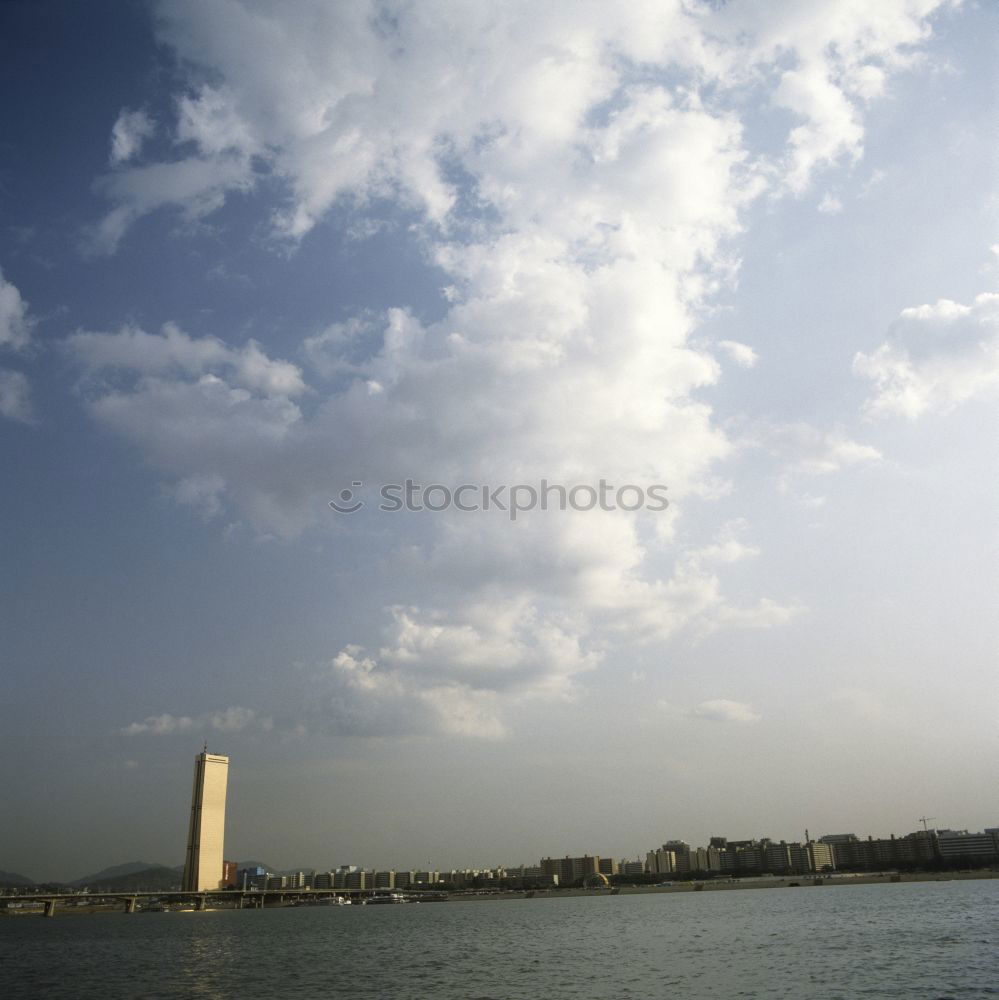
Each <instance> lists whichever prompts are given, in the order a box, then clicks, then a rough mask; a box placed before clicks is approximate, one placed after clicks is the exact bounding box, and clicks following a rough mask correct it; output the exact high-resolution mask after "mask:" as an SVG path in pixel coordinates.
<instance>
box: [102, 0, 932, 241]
mask: <svg viewBox="0 0 999 1000" xmlns="http://www.w3.org/2000/svg"><path fill="white" fill-rule="evenodd" d="M940 6H941V3H940V2H939V0H883V2H881V3H879V4H877V5H860V4H857V3H855V2H853V0H831V2H829V3H825V4H821V5H811V6H807V7H806V6H800V5H799V6H789V5H788V4H784V3H774V4H766V5H760V4H748V3H746V4H738V5H736V4H726V5H722V6H719V7H717V8H715V9H708V8H706V7H699V6H695V5H681V4H678V3H673V4H660V5H656V4H635V5H631V6H630V7H629V11H628V16H627V17H622V16H620V12H619V11H617V10H615V9H611V8H608V7H607V6H606V5H601V4H590V3H586V4H578V3H572V4H569V3H566V4H555V3H553V4H548V5H546V7H545V11H544V12H543V14H542V13H541V12H539V11H538V8H537V6H536V5H534V4H529V3H527V2H526V0H524V2H519V3H509V4H504V6H503V8H502V9H486V8H478V7H476V6H474V5H468V4H460V3H458V4H452V3H443V2H442V3H429V4H420V5H416V6H412V5H402V4H389V5H382V6H376V5H375V4H374V3H358V4H349V5H342V4H333V5H329V4H325V3H320V2H318V0H311V2H309V0H303V2H302V3H301V4H300V5H299V8H298V11H297V14H296V17H295V18H293V19H292V18H287V17H281V16H277V15H279V14H280V13H281V12H282V8H281V6H280V5H276V4H272V3H254V4H252V5H251V4H249V3H241V2H236V0H233V2H229V3H226V4H225V5H218V6H215V5H204V4H200V3H194V2H191V0H185V2H178V3H174V4H170V5H164V6H163V7H161V8H160V20H159V31H160V34H161V38H162V40H163V41H164V42H165V43H166V44H167V45H169V46H171V47H172V48H173V49H174V50H175V51H176V53H177V55H178V56H179V57H180V59H181V60H182V61H183V62H184V63H185V64H187V65H190V66H194V67H199V68H202V69H204V70H207V71H208V72H209V73H210V75H211V76H212V77H213V80H214V82H213V83H212V84H211V85H206V84H204V83H203V82H200V81H199V82H198V83H196V84H195V85H193V86H192V87H191V88H190V89H188V90H187V91H186V92H185V93H183V94H182V95H181V96H180V97H179V98H178V101H177V122H176V126H175V138H176V140H177V141H178V142H180V143H188V144H192V145H193V146H194V149H195V155H194V156H193V157H191V158H188V159H186V160H183V161H179V162H177V163H174V164H169V165H167V164H163V165H161V166H164V167H167V166H169V167H170V168H171V169H170V170H167V171H164V172H162V173H161V174H160V175H158V176H157V175H153V174H149V173H142V172H141V171H142V170H143V169H144V168H139V169H138V170H137V171H136V173H135V176H134V178H132V179H131V181H130V182H129V183H128V184H123V185H112V186H111V187H109V188H108V192H107V193H108V194H109V196H110V197H111V199H112V200H113V201H114V202H116V203H117V205H118V207H117V208H116V209H114V210H112V213H111V215H109V217H108V219H107V220H106V223H105V225H104V226H103V227H102V234H101V235H102V237H103V242H104V247H105V248H106V249H107V248H112V247H113V245H114V244H115V243H116V241H117V239H118V238H120V236H121V235H122V234H123V232H124V230H125V228H127V226H128V225H129V224H130V222H131V221H134V219H135V218H138V217H139V216H140V215H142V214H145V213H147V212H149V211H152V210H153V209H155V208H157V207H159V206H162V205H165V204H174V205H178V206H182V207H185V209H186V211H187V212H189V213H193V214H194V215H196V216H197V215H201V214H204V213H205V212H207V211H211V210H212V208H213V207H217V205H218V204H220V203H221V197H222V193H223V192H224V190H226V189H234V188H237V189H245V188H246V187H247V186H252V185H253V183H254V175H253V173H252V170H251V169H250V163H251V160H252V159H253V158H254V157H258V158H261V159H262V160H266V161H267V165H268V168H269V171H270V172H271V173H272V174H273V175H276V176H277V177H280V178H282V179H284V180H285V182H286V183H287V186H288V190H289V194H290V198H289V204H288V206H287V207H286V208H285V209H284V210H282V211H279V212H278V213H276V215H275V224H276V227H277V229H278V230H279V231H280V232H283V233H284V234H286V235H288V236H290V237H293V238H298V237H300V236H302V235H303V234H304V233H306V232H307V231H308V230H309V229H310V228H312V226H314V225H315V224H316V222H317V221H318V220H319V219H320V218H321V217H322V216H323V214H324V213H325V212H326V211H327V210H328V209H329V208H330V207H331V206H332V205H333V203H334V202H335V201H336V200H337V199H338V198H339V197H341V196H344V195H351V196H359V197H361V198H362V199H363V198H366V197H368V196H370V195H381V194H386V193H394V194H396V195H398V194H400V193H402V194H403V195H404V197H407V198H409V199H411V200H412V201H413V202H414V203H415V204H417V205H419V206H420V207H422V208H423V210H424V211H425V212H426V213H427V216H428V217H429V218H430V219H433V220H436V221H438V222H442V221H444V220H446V219H447V217H448V214H449V213H450V212H451V211H452V209H453V208H454V206H455V205H456V190H455V187H454V183H453V182H452V181H449V180H448V179H446V178H445V176H444V175H443V172H442V170H441V166H440V161H441V159H442V154H444V153H447V154H448V155H456V156H457V157H459V158H461V159H463V160H464V165H465V166H466V167H467V168H470V169H471V172H472V174H473V175H474V176H475V178H476V180H477V181H478V184H479V187H480V193H481V195H482V196H483V197H484V198H485V199H487V200H488V201H490V202H492V203H493V204H495V205H497V206H499V207H500V209H501V211H503V212H504V213H508V212H509V210H510V208H511V207H512V203H513V202H515V201H517V200H521V201H523V199H524V195H525V194H526V193H527V191H526V188H525V184H524V182H525V180H526V179H527V178H528V177H530V178H532V180H533V182H535V183H532V187H534V189H535V190H536V191H537V192H538V193H540V192H541V191H542V190H544V189H546V188H547V189H549V190H552V191H557V190H558V189H557V187H556V186H554V185H553V184H552V183H551V182H552V181H553V180H554V179H555V175H556V174H557V172H558V170H557V168H556V170H555V171H554V172H553V171H552V170H551V169H550V167H549V164H550V162H551V153H552V151H554V150H565V149H568V148H571V147H572V146H573V144H580V140H582V143H581V145H580V147H579V148H581V149H583V150H585V149H586V147H587V146H588V145H589V143H587V141H586V133H587V131H589V128H590V126H589V125H588V123H587V114H588V112H590V111H591V109H593V108H595V107H597V106H599V105H600V104H601V103H602V102H605V101H607V100H608V99H613V98H614V97H615V96H616V95H617V94H619V93H620V91H621V88H622V86H625V85H627V84H628V82H629V80H628V76H629V72H628V68H629V67H633V66H639V65H640V66H643V67H656V66H659V67H669V68H670V70H671V71H673V72H677V73H680V74H684V75H685V76H686V77H687V79H686V80H685V81H684V86H685V87H687V88H689V89H688V91H687V93H688V95H689V94H691V93H695V91H694V88H696V87H697V86H698V84H700V83H703V84H707V85H709V86H711V87H713V88H716V89H717V90H718V91H719V92H720V93H721V94H722V95H725V94H727V93H728V92H729V91H730V90H731V89H733V88H736V87H742V88H745V89H746V90H747V91H748V90H750V89H751V88H752V87H754V86H755V87H761V89H762V93H763V95H764V96H763V100H764V101H765V100H767V99H769V100H770V101H771V102H772V103H773V104H775V105H777V106H779V107H781V108H784V109H786V110H788V111H790V112H791V113H792V114H793V115H794V117H795V122H794V124H793V125H792V126H791V127H790V128H789V130H788V132H787V135H786V156H785V157H784V160H783V162H780V163H774V164H770V165H769V167H768V169H769V170H770V171H771V172H773V171H776V172H777V174H778V175H781V176H780V177H779V180H778V183H779V184H782V185H786V186H787V187H788V188H790V189H791V190H793V191H796V192H800V191H802V190H804V189H805V188H806V187H807V186H808V183H809V181H810V178H811V175H812V173H813V172H814V171H815V170H816V169H818V168H821V167H824V166H827V165H829V164H830V163H833V162H835V161H836V160H838V159H846V160H848V161H852V160H855V159H857V158H858V157H859V156H860V155H861V152H862V144H863V125H862V120H861V119H862V112H863V107H864V105H865V103H866V102H868V101H870V100H872V99H874V98H875V97H877V96H878V95H879V94H880V93H881V91H882V89H883V86H884V83H885V80H886V79H887V76H888V74H889V73H890V72H892V71H893V70H898V69H899V68H904V67H905V66H906V65H907V64H909V63H910V62H911V61H912V58H913V54H914V52H915V49H914V47H915V46H916V45H917V44H918V43H920V42H922V41H924V40H925V39H926V37H927V36H928V34H929V25H928V20H927V19H928V18H929V17H930V16H931V15H932V14H933V13H934V11H935V10H936V9H938V8H939V7H940ZM442 25H446V31H447V36H448V44H447V45H446V46H445V45H441V44H440V32H441V29H442ZM254 51H256V52H267V53H268V59H267V60H259V59H247V58H246V53H247V52H254ZM778 64H779V65H781V66H782V67H787V68H783V69H782V72H780V74H779V75H778V74H776V73H775V72H774V67H775V66H777V65H778ZM645 93H646V97H647V98H649V99H651V100H652V101H653V102H654V101H655V100H657V99H659V98H657V96H656V95H655V90H654V88H646V91H645ZM685 100H688V102H689V104H690V105H695V104H696V97H695V98H694V100H689V97H685ZM626 103H627V104H628V105H630V107H627V106H626V107H624V108H622V109H620V110H617V111H614V112H612V118H617V119H618V124H619V125H622V126H624V128H625V129H628V128H631V127H632V126H631V125H630V124H629V123H630V122H631V121H633V120H641V118H642V115H643V112H642V111H641V110H640V102H639V101H636V99H635V97H634V96H632V97H630V98H628V99H627V102H626ZM694 110H695V108H694V107H688V113H692V112H693V111H694ZM141 114H142V113H141V112H125V113H123V118H124V116H125V115H132V116H136V115H141ZM636 114H637V119H636ZM704 117H705V118H706V119H707V120H710V121H713V122H714V123H715V124H717V125H723V124H724V123H723V120H722V116H721V115H720V114H719V113H718V112H717V111H714V112H705V113H704ZM124 120H126V121H129V122H131V123H132V124H131V125H130V126H125V125H122V127H121V132H122V141H121V156H120V157H119V160H120V159H124V158H125V157H126V154H128V155H131V154H132V151H133V146H134V142H135V141H136V140H135V139H134V138H133V137H134V136H136V135H137V134H138V133H137V131H136V129H137V128H139V127H140V126H141V120H138V119H134V118H130V119H124ZM122 121H123V119H119V123H121V122H122ZM693 122H694V119H693V118H689V119H688V124H693ZM137 123H138V124H137ZM732 125H733V126H735V127H736V128H737V123H732ZM117 127H118V126H116V128H117ZM600 131H601V132H602V133H603V134H602V135H601V136H600V137H599V138H600V142H599V143H598V144H597V145H596V146H595V147H591V149H590V155H591V156H595V157H597V158H600V157H602V156H604V155H609V156H610V161H609V162H610V164H611V170H612V171H615V170H616V172H617V174H618V177H617V179H618V182H619V185H620V186H621V189H622V190H626V189H627V187H628V185H629V184H630V183H632V182H638V183H642V182H643V171H650V170H656V169H664V171H665V174H666V176H667V177H668V174H669V171H670V168H671V164H670V154H669V151H668V150H667V149H665V148H663V147H662V145H661V144H659V143H658V142H657V141H656V140H657V128H656V126H654V125H653V126H652V127H651V128H649V129H648V130H647V133H646V135H645V136H644V137H643V139H642V141H641V144H640V145H641V148H635V147H633V148H632V150H631V152H630V153H629V154H628V155H627V156H626V157H625V158H623V159H622V158H620V156H619V152H620V151H619V149H618V148H617V147H616V146H615V144H614V143H615V139H616V135H615V128H614V127H613V125H612V126H611V127H610V128H605V129H602V130H600ZM697 141H698V140H697V138H696V137H693V136H692V141H691V142H690V143H688V144H687V149H688V150H689V151H691V152H692V153H693V157H692V158H696V149H697ZM636 154H637V155H636ZM486 160H488V161H490V166H489V169H488V170H484V169H482V168H483V166H484V165H485V162H486ZM116 162H118V160H116ZM704 165H705V166H706V167H707V168H708V176H707V177H706V178H705V179H706V180H708V181H710V172H711V170H712V169H714V168H715V165H717V166H718V167H721V162H720V161H719V160H717V158H709V159H708V160H706V161H705V163H704ZM192 175H197V177H198V179H197V180H195V179H194V176H192ZM538 181H540V182H541V183H540V184H538V183H536V182H538ZM594 193H595V194H596V198H595V200H594V202H593V204H592V206H590V207H591V208H592V209H594V210H596V211H597V212H600V211H601V208H600V202H601V197H600V195H599V193H598V192H594ZM570 194H571V192H569V191H567V192H566V195H570ZM562 202H563V205H564V207H565V209H568V208H569V205H570V204H574V206H575V207H576V208H577V209H580V210H582V216H581V217H582V219H586V218H587V217H588V215H589V213H588V212H586V211H585V209H586V207H587V206H586V205H585V204H584V203H583V202H582V201H581V200H580V199H575V200H573V199H571V198H570V197H565V198H563V199H562ZM525 207H526V206H525ZM553 207H554V206H553ZM653 207H654V206H653ZM719 207H720V209H721V210H722V211H727V210H729V209H730V208H731V205H730V203H729V204H725V203H719ZM682 228H683V223H682V216H681V219H680V225H679V227H678V231H677V234H676V235H682V233H681V232H680V231H679V230H682Z"/></svg>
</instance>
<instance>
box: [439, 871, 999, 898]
mask: <svg viewBox="0 0 999 1000" xmlns="http://www.w3.org/2000/svg"><path fill="white" fill-rule="evenodd" d="M995 878H999V870H991V869H990V870H983V871H967V872H870V873H868V872H864V873H856V874H854V873H847V872H843V873H827V874H823V875H788V876H784V877H774V878H767V877H755V876H754V877H747V878H737V879H709V880H706V881H704V882H697V881H693V882H674V883H672V884H671V885H621V886H611V887H610V888H593V889H533V890H530V889H529V890H526V891H525V890H500V891H496V892H492V891H481V892H471V893H451V894H450V896H449V897H448V901H449V902H469V901H476V902H477V901H485V900H496V899H525V898H527V899H569V898H572V897H576V896H611V895H617V896H633V895H651V894H654V893H670V892H672V893H677V892H681V893H682V892H723V891H726V890H729V889H735V890H740V889H787V888H792V889H799V888H806V887H807V888H828V887H830V886H846V885H881V884H887V885H892V884H899V883H903V882H953V881H967V880H971V879H995Z"/></svg>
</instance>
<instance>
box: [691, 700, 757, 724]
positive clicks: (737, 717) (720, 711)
mask: <svg viewBox="0 0 999 1000" xmlns="http://www.w3.org/2000/svg"><path fill="white" fill-rule="evenodd" d="M687 715H689V716H690V717H691V718H693V719H706V720H707V721H709V722H737V723H744V724H745V723H753V722H759V721H760V719H762V718H763V716H762V715H760V713H759V712H757V711H756V710H755V709H754V708H753V706H752V705H749V704H747V703H746V702H744V701H730V700H729V699H728V698H713V699H711V700H709V701H702V702H701V703H700V704H699V705H695V706H694V707H693V708H691V709H688V711H687Z"/></svg>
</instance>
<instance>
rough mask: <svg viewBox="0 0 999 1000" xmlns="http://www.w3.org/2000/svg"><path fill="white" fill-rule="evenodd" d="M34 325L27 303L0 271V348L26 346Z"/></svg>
mask: <svg viewBox="0 0 999 1000" xmlns="http://www.w3.org/2000/svg"><path fill="white" fill-rule="evenodd" d="M34 325H35V323H34V320H33V319H32V318H31V316H30V315H29V314H28V303H27V302H25V301H24V299H22V298H21V293H20V292H19V291H18V290H17V287H16V286H15V285H12V284H11V283H10V282H9V281H8V280H7V279H6V278H5V277H4V276H3V272H2V271H0V348H7V349H9V350H14V351H18V350H21V349H23V348H25V347H27V346H28V342H29V341H30V340H31V330H32V328H33V327H34Z"/></svg>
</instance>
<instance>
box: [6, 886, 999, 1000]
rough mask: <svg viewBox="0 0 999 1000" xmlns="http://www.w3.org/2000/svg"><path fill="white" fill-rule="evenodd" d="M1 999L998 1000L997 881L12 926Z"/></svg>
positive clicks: (30, 920)
mask: <svg viewBox="0 0 999 1000" xmlns="http://www.w3.org/2000/svg"><path fill="white" fill-rule="evenodd" d="M0 997H3V998H5V1000H15V998H17V1000H19V998H22V997H30V998H39V1000H41V998H49V1000H55V998H73V1000H77V998H92V997H93V998H97V997H100V998H104V997H108V998H117V997H122V998H124V997H129V998H140V997H141V998H149V1000H160V998H164V1000H165V998H171V1000H173V998H184V1000H192V998H200V1000H228V998H230V997H231V998H241V1000H256V998H266V1000H272V998H280V997H296V998H297V997H310V998H311V997H385V998H392V1000H409V998H413V1000H417V998H418V1000H520V998H524V1000H527V998H530V1000H548V998H552V1000H561V998H580V1000H591V998H594V1000H595V998H609V1000H645V998H657V1000H658V998H667V997H669V998H677V1000H691V998H695V1000H696V998H711V1000H723V998H728V997H761V998H770V997H793V998H795V1000H812V998H817V1000H819V998H821V1000H854V998H865V1000H870V998H879V997H904V998H906V1000H917V998H944V997H949V998H962V1000H963V998H971V997H999V880H980V881H978V880H975V881H953V882H950V881H947V882H918V883H901V884H894V885H857V886H847V887H821V888H812V887H802V888H793V889H789V888H778V889H753V890H749V889H746V890H732V891H717V892H698V893H660V894H650V895H633V896H628V895H621V896H598V897H594V896H589V897H572V898H562V899H557V898H556V899H550V898H548V899H546V898H535V899H523V900H521V899H517V900H504V901H482V902H449V903H424V904H409V905H405V906H363V907H362V906H343V907H311V908H307V907H302V908H296V909H272V910H242V911H233V910H221V911H215V912H207V913H194V912H188V913H143V914H132V915H125V914H117V913H115V914H95V915H92V916H69V915H65V916H62V917H56V918H55V919H51V920H46V919H44V918H43V917H34V916H31V917H28V916H25V917H14V918H8V919H4V920H0Z"/></svg>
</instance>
